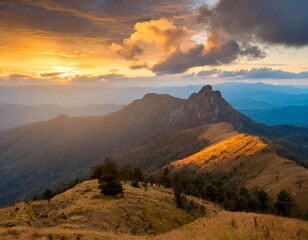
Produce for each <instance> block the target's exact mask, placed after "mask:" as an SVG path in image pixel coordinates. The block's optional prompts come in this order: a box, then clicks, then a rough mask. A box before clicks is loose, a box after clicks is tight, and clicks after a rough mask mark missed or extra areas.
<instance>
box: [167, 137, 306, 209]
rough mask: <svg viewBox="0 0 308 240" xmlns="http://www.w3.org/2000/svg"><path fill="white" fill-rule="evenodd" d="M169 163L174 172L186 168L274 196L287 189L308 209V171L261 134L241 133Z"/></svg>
mask: <svg viewBox="0 0 308 240" xmlns="http://www.w3.org/2000/svg"><path fill="white" fill-rule="evenodd" d="M170 166H171V169H172V172H179V171H183V170H186V171H189V172H192V173H194V174H197V175H203V176H205V177H207V178H208V179H215V180H217V179H219V180H223V181H225V182H226V183H227V184H228V185H230V186H236V187H240V186H245V187H247V188H248V189H251V190H256V189H258V190H265V191H266V192H268V193H269V195H270V196H271V197H272V198H274V197H275V196H276V195H277V193H279V191H281V190H283V189H286V190H287V191H289V192H290V193H291V194H292V195H293V196H294V198H295V199H296V202H297V204H298V206H299V208H300V209H301V210H303V211H307V210H308V202H307V199H308V191H307V190H308V170H307V169H306V168H304V167H301V166H299V165H298V164H296V163H295V162H293V161H290V160H287V159H284V158H282V157H280V156H279V155H278V154H276V152H275V151H274V150H273V149H271V148H270V146H268V145H267V144H265V143H264V142H263V141H262V139H261V138H259V137H255V136H251V135H248V134H239V135H236V136H233V137H231V138H229V139H227V140H225V141H222V142H220V143H218V144H214V145H212V146H210V147H207V148H205V149H203V150H202V151H200V152H198V153H195V154H193V155H191V156H189V157H187V158H184V159H182V160H178V161H175V162H172V163H171V164H170Z"/></svg>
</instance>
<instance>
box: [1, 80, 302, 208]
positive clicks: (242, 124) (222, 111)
mask: <svg viewBox="0 0 308 240" xmlns="http://www.w3.org/2000/svg"><path fill="white" fill-rule="evenodd" d="M221 122H228V123H230V124H232V125H233V126H234V128H235V129H236V130H237V131H239V132H247V133H253V134H257V135H264V136H270V137H274V138H276V139H279V141H280V142H283V143H284V144H285V145H286V146H288V147H289V148H290V149H291V150H296V151H297V153H298V154H300V155H301V156H302V157H305V156H308V150H307V145H308V137H307V136H308V129H307V128H298V127H291V126H278V127H269V126H267V125H264V124H258V123H256V122H254V121H252V120H251V119H249V118H248V117H246V116H244V115H243V114H241V113H239V112H238V111H236V110H235V109H233V108H232V107H231V105H230V104H228V102H226V101H225V100H224V99H223V98H222V96H221V94H220V92H218V91H212V88H211V87H210V86H205V87H203V88H202V89H201V90H200V92H198V93H195V94H192V95H191V96H190V97H189V98H188V99H187V100H184V99H179V98H174V97H172V96H170V95H158V94H147V95H145V96H144V97H143V98H142V99H140V100H136V101H134V102H133V103H131V104H129V105H128V106H126V107H124V108H123V109H121V110H119V111H118V112H115V113H111V114H109V115H106V116H102V117H80V118H72V117H67V116H64V115H62V116H60V117H58V118H56V119H53V120H49V121H45V122H39V123H35V124H30V125H26V126H22V127H17V128H14V129H10V130H4V131H1V132H0V205H1V206H3V205H7V204H9V203H10V202H12V201H15V200H20V199H23V198H25V197H32V196H33V195H35V194H39V193H41V192H42V191H43V190H45V189H46V188H55V187H57V186H59V185H60V184H62V183H64V182H68V181H70V180H72V179H74V178H76V177H81V176H86V175H87V173H88V169H89V168H90V167H91V166H93V165H95V164H98V163H101V162H102V161H103V159H104V158H105V157H107V156H114V155H117V156H118V158H119V159H118V160H119V162H120V163H121V164H126V163H128V162H129V163H130V164H131V165H133V166H138V165H139V166H142V167H143V168H144V169H151V168H157V167H160V166H163V165H164V164H166V163H168V162H171V161H174V160H179V159H180V158H183V157H186V156H189V155H191V154H193V153H195V152H197V151H200V150H201V149H202V148H203V147H204V146H205V145H206V144H207V143H208V144H210V142H211V141H213V140H212V138H211V137H205V138H203V140H202V137H201V138H200V139H201V140H191V141H190V143H189V144H188V146H187V147H184V146H183V144H181V143H180V141H181V139H182V138H181V136H183V137H184V136H185V134H188V135H189V136H191V139H196V138H194V137H193V133H194V134H196V132H198V130H196V129H195V130H193V129H192V128H198V127H202V126H204V125H207V124H215V123H221ZM189 129H190V130H189ZM204 129H207V127H204ZM187 131H188V133H187ZM189 131H190V132H189ZM228 131H230V129H229V130H226V131H225V130H223V131H220V132H219V131H217V135H218V134H227V132H228ZM232 131H233V130H232ZM201 132H202V131H201ZM197 135H198V134H197ZM282 137H284V138H282ZM170 138H171V139H173V140H172V141H171V142H170V141H169V143H166V142H165V141H160V140H159V139H163V140H166V141H167V142H168V139H170ZM221 140H222V139H221ZM151 142H152V143H153V144H154V145H155V146H156V147H157V148H158V149H159V148H163V147H168V146H169V147H170V149H173V147H172V146H170V145H174V146H177V150H176V151H177V154H178V156H177V159H175V157H168V154H169V153H168V148H167V151H165V153H157V156H159V157H160V159H161V162H159V163H157V162H155V163H154V162H153V163H151V162H150V161H148V162H147V163H146V164H145V160H144V161H143V160H142V159H141V158H140V157H139V158H136V160H135V159H130V160H129V161H125V158H124V157H123V156H125V154H132V151H135V152H136V151H137V150H136V149H139V150H140V149H142V150H143V151H144V153H145V154H146V151H147V149H148V146H152V145H151ZM174 142H178V143H177V144H176V143H174ZM306 143H307V144H306ZM137 152H138V151H137ZM120 156H122V157H120ZM155 164H156V166H154V165H155ZM157 164H158V165H157Z"/></svg>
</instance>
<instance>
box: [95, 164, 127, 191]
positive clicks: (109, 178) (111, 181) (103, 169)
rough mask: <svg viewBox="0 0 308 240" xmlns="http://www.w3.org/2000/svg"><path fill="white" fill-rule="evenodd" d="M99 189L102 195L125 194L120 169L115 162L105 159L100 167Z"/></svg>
mask: <svg viewBox="0 0 308 240" xmlns="http://www.w3.org/2000/svg"><path fill="white" fill-rule="evenodd" d="M98 175H100V178H99V184H100V185H99V188H100V189H101V193H102V194H104V195H108V196H115V195H117V194H123V187H122V184H121V183H120V177H119V167H118V165H117V163H116V162H115V161H112V160H110V159H109V158H106V159H105V162H104V164H102V165H101V166H100V174H98Z"/></svg>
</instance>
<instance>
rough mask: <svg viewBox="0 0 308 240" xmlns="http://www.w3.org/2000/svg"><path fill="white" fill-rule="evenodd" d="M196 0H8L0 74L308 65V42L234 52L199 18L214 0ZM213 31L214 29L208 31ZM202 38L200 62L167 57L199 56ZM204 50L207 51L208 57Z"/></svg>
mask: <svg viewBox="0 0 308 240" xmlns="http://www.w3.org/2000/svg"><path fill="white" fill-rule="evenodd" d="M120 2H122V3H120ZM166 2H168V4H165V3H166ZM196 2H199V4H192V2H191V1H184V0H180V1H175V0H170V1H157V2H155V1H144V2H142V3H140V1H137V0H135V1H124V0H122V1H114V2H113V3H112V2H111V1H99V0H87V1H81V0H77V1H72V0H65V1H58V0H57V1H51V0H41V1H39V0H16V1H9V0H5V1H2V2H1V3H0V55H1V58H0V78H1V82H2V84H6V83H13V84H14V83H16V84H20V83H22V84H45V83H48V84H63V83H64V84H68V83H71V82H72V83H76V82H75V80H76V79H78V80H80V79H82V80H83V81H82V83H83V84H92V83H93V82H94V83H96V84H100V83H102V84H104V83H106V82H111V81H113V79H115V78H116V79H120V78H123V79H133V78H136V79H138V78H141V79H143V78H151V79H155V78H162V75H164V76H163V78H164V79H168V77H170V78H174V77H175V76H176V77H178V78H179V77H184V78H185V76H188V74H191V76H197V73H198V72H200V71H208V70H211V69H215V70H219V71H240V70H251V69H254V68H255V69H260V68H268V69H271V70H281V71H285V72H294V73H300V72H306V71H308V58H307V56H308V47H307V46H301V47H300V48H298V47H294V46H291V47H286V46H285V45H273V44H269V43H263V42H258V41H256V43H255V45H256V46H258V47H260V49H261V50H262V54H263V55H262V57H260V56H258V57H255V55H253V57H252V55H251V54H246V53H245V54H244V53H243V52H244V51H245V50H247V49H248V47H246V46H244V44H242V43H241V44H239V46H240V47H241V48H242V47H243V46H244V47H246V49H238V50H237V52H232V53H230V54H234V56H231V57H229V56H225V55H222V54H226V51H228V49H229V48H230V46H231V45H230V46H229V45H228V44H229V37H228V39H227V38H226V36H225V34H224V33H221V32H213V30H211V29H209V28H208V27H207V26H206V25H205V24H203V23H199V22H198V21H197V20H196V19H197V15H198V8H199V7H200V6H201V5H202V4H204V3H206V2H209V1H196ZM212 2H213V1H212ZM138 3H140V4H138ZM213 34H215V37H214V38H213V37H211V38H209V36H213ZM232 41H233V39H232ZM232 43H233V42H232ZM234 43H236V44H237V39H235V40H234ZM197 44H199V45H201V46H203V45H204V46H203V48H204V50H203V51H202V53H200V54H201V55H200V54H199V55H198V56H196V59H197V58H198V57H199V58H200V61H201V63H199V62H197V60H196V61H191V60H188V61H186V62H184V61H183V63H182V62H179V63H178V64H177V65H174V64H171V65H170V64H169V62H168V61H169V60H170V61H171V60H173V62H174V61H178V59H177V56H179V58H184V57H187V58H188V57H190V58H193V57H195V55H189V52H190V51H191V52H192V51H197V50H196V46H197ZM232 46H233V45H232ZM247 51H248V50H247ZM191 54H195V53H191ZM205 54H208V55H209V57H208V58H204V56H203V55H205ZM217 56H218V57H217ZM229 59H231V60H229ZM179 61H180V60H179ZM184 64H187V66H182V65H184ZM169 68H170V69H169ZM207 77H210V78H215V77H217V74H216V75H215V74H214V75H210V76H207ZM87 80H88V81H87ZM231 80H234V79H232V78H231ZM190 81H192V80H191V79H188V80H187V84H191V82H190ZM134 84H136V83H134ZM181 84H183V83H181ZM153 85H155V82H154V80H153Z"/></svg>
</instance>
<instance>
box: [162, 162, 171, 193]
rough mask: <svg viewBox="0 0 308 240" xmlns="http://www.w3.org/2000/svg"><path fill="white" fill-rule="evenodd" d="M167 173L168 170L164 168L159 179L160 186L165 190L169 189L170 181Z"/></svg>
mask: <svg viewBox="0 0 308 240" xmlns="http://www.w3.org/2000/svg"><path fill="white" fill-rule="evenodd" d="M169 172H170V171H169V168H168V167H165V168H164V170H163V174H162V176H161V177H160V184H161V185H163V186H164V187H166V188H168V187H171V179H170V177H169Z"/></svg>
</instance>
